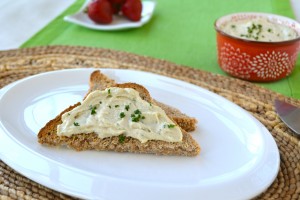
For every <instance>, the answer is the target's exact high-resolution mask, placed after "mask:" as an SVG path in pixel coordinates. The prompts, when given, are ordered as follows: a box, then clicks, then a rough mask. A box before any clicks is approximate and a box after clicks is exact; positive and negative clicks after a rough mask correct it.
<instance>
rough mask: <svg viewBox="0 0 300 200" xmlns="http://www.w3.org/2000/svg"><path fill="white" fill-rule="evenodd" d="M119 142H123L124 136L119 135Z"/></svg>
mask: <svg viewBox="0 0 300 200" xmlns="http://www.w3.org/2000/svg"><path fill="white" fill-rule="evenodd" d="M119 142H120V143H122V144H123V143H124V142H125V135H123V134H122V135H119Z"/></svg>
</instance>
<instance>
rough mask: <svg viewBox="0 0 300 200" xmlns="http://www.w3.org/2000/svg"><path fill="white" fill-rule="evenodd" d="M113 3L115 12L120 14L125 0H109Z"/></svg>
mask: <svg viewBox="0 0 300 200" xmlns="http://www.w3.org/2000/svg"><path fill="white" fill-rule="evenodd" d="M109 2H110V3H111V5H112V9H113V12H114V14H118V13H119V12H120V11H121V7H122V6H123V4H124V2H125V0H109Z"/></svg>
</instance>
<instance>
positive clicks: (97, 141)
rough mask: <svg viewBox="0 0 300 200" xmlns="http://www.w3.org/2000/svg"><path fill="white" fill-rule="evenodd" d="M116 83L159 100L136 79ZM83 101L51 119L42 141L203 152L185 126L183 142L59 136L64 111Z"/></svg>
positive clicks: (77, 146) (142, 150)
mask: <svg viewBox="0 0 300 200" xmlns="http://www.w3.org/2000/svg"><path fill="white" fill-rule="evenodd" d="M115 87H122V88H133V89H135V90H137V91H138V92H139V94H140V96H141V97H142V98H143V99H144V100H146V101H148V102H151V103H154V104H155V102H153V101H152V98H151V96H150V94H149V92H148V90H147V89H145V88H144V87H143V86H141V85H138V84H135V83H125V84H115ZM79 105H80V103H77V104H75V105H73V106H70V107H69V108H67V109H66V110H64V111H63V112H62V113H60V114H59V115H58V116H57V117H55V118H54V119H52V120H51V121H49V122H48V123H47V124H46V125H45V126H44V127H43V128H42V129H41V130H40V131H39V133H38V141H39V143H41V144H45V145H49V146H65V145H66V146H68V147H70V148H72V149H75V150H77V151H82V150H100V151H116V152H132V153H151V154H157V155H180V156H196V155H198V154H199V152H200V147H199V145H198V144H197V142H196V141H195V140H194V139H193V138H192V136H191V135H190V134H188V133H187V132H185V131H184V130H182V133H183V138H182V141H181V142H165V141H160V140H150V141H147V142H146V143H141V142H140V141H139V140H137V139H135V138H131V137H126V138H125V141H123V142H120V141H119V137H117V136H113V137H108V138H103V139H101V138H99V137H98V135H97V134H96V133H88V134H86V133H82V134H73V135H72V136H70V137H66V136H58V135H57V125H59V124H61V123H62V119H61V117H62V115H63V114H64V113H65V112H68V111H70V110H72V109H74V108H75V107H77V106H79ZM175 123H176V122H175Z"/></svg>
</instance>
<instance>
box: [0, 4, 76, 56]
mask: <svg viewBox="0 0 300 200" xmlns="http://www.w3.org/2000/svg"><path fill="white" fill-rule="evenodd" d="M74 2H75V0H16V1H12V0H1V1H0V8H1V12H0V50H7V49H13V48H18V47H19V46H20V45H21V44H22V43H24V42H25V41H26V40H28V39H29V38H30V37H32V36H33V35H34V34H35V33H37V32H38V31H39V30H41V29H42V28H43V27H44V26H45V25H47V24H48V23H49V22H51V21H52V20H53V19H54V18H55V17H57V16H58V15H59V14H61V13H62V12H63V11H64V10H65V9H66V8H67V7H69V6H70V5H71V4H72V3H74Z"/></svg>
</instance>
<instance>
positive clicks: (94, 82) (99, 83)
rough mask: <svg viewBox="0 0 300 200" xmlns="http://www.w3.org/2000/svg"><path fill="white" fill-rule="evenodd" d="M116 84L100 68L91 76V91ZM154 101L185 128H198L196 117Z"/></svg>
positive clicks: (191, 129) (188, 129)
mask: <svg viewBox="0 0 300 200" xmlns="http://www.w3.org/2000/svg"><path fill="white" fill-rule="evenodd" d="M116 84H117V83H116V82H115V80H113V79H111V78H109V77H108V76H106V75H105V74H103V73H102V72H101V71H100V70H96V71H94V72H93V73H92V74H91V76H90V81H89V87H90V88H89V92H92V91H94V90H104V89H105V88H107V87H111V86H114V85H116ZM148 96H150V95H148ZM152 101H153V102H155V104H156V105H158V106H159V107H161V108H162V109H163V110H164V111H165V112H166V114H167V115H168V116H169V117H170V118H171V119H173V120H174V121H175V122H176V123H177V124H178V125H179V126H180V127H181V128H182V129H183V130H185V131H187V132H190V131H194V130H195V129H196V125H197V120H196V118H194V117H190V116H188V115H186V114H184V113H182V112H181V111H180V110H178V109H176V108H174V107H171V106H169V105H166V104H164V103H161V102H159V101H156V100H155V99H152Z"/></svg>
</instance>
